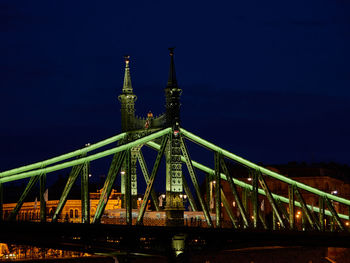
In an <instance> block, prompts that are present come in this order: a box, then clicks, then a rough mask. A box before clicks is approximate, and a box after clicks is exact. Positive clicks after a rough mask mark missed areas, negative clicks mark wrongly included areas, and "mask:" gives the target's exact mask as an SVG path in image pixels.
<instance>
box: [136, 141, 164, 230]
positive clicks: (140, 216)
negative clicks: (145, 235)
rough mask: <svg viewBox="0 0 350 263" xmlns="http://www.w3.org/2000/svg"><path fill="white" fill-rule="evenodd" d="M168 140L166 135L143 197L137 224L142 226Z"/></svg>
mask: <svg viewBox="0 0 350 263" xmlns="http://www.w3.org/2000/svg"><path fill="white" fill-rule="evenodd" d="M168 139H169V135H165V136H164V138H163V141H162V144H161V147H160V150H159V152H158V154H157V157H156V160H155V162H154V166H153V170H152V173H151V177H150V179H149V183H148V184H147V188H146V191H145V195H144V197H143V200H142V204H141V208H140V211H139V215H138V218H137V224H142V223H143V216H144V214H145V211H146V207H147V203H148V198H149V195H150V192H151V190H152V187H153V183H154V179H155V178H156V175H157V172H158V169H159V164H160V161H161V160H162V157H163V154H164V151H165V147H166V145H167V142H168Z"/></svg>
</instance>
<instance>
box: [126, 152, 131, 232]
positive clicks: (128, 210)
mask: <svg viewBox="0 0 350 263" xmlns="http://www.w3.org/2000/svg"><path fill="white" fill-rule="evenodd" d="M125 164H126V166H125V168H126V171H125V175H126V177H125V208H126V224H127V225H131V224H132V206H131V150H126V156H125Z"/></svg>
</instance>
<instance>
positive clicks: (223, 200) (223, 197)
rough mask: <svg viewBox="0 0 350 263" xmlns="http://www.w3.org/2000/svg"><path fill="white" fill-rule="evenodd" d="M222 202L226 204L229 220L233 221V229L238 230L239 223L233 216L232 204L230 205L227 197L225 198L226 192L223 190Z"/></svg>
mask: <svg viewBox="0 0 350 263" xmlns="http://www.w3.org/2000/svg"><path fill="white" fill-rule="evenodd" d="M221 200H222V203H223V204H224V207H225V210H226V212H227V214H228V216H229V218H230V219H231V222H232V224H233V227H234V228H237V223H236V221H235V216H234V215H233V212H232V209H231V207H230V204H229V203H228V201H227V199H226V196H225V193H224V191H223V190H222V189H221Z"/></svg>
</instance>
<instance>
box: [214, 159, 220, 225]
mask: <svg viewBox="0 0 350 263" xmlns="http://www.w3.org/2000/svg"><path fill="white" fill-rule="evenodd" d="M214 159H215V213H216V227H221V193H220V182H221V180H220V179H221V178H220V170H221V169H220V154H219V153H217V152H215V154H214Z"/></svg>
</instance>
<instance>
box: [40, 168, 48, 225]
mask: <svg viewBox="0 0 350 263" xmlns="http://www.w3.org/2000/svg"><path fill="white" fill-rule="evenodd" d="M45 190H46V174H42V175H40V222H41V223H45V222H46V198H47V197H48V193H45ZM45 194H46V196H47V197H45Z"/></svg>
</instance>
